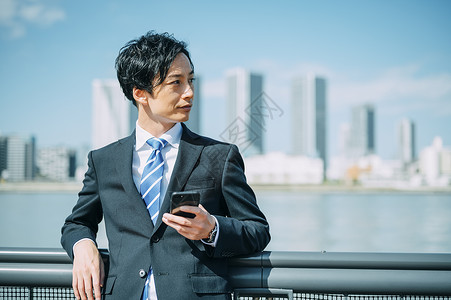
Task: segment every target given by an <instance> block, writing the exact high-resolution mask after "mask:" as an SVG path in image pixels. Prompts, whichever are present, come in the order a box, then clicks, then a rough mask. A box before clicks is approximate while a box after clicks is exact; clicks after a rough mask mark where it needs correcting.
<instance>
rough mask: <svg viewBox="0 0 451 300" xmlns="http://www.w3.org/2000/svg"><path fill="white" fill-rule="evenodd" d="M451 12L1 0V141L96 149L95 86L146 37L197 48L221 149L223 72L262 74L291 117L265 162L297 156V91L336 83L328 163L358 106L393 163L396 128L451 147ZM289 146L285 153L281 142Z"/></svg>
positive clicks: (276, 128)
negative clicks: (23, 139) (29, 137)
mask: <svg viewBox="0 0 451 300" xmlns="http://www.w3.org/2000/svg"><path fill="white" fill-rule="evenodd" d="M450 15H451V2H450V1H446V0H443V1H437V0H432V1H416V0H397V1H326V0H323V1H224V2H223V3H214V2H212V1H189V2H188V1H170V2H163V1H149V0H146V1H127V2H126V1H111V0H110V1H106V0H99V1H86V0H82V1H59V0H1V1H0V131H1V133H3V134H11V133H20V134H33V135H35V136H36V137H37V142H38V146H53V145H67V146H73V147H79V146H81V145H89V144H90V140H91V118H92V115H91V82H92V80H93V79H95V78H115V71H114V60H115V58H116V56H117V53H118V51H119V49H120V48H121V47H122V46H123V45H124V44H125V43H126V42H127V41H129V40H130V39H133V38H135V37H138V36H140V35H142V34H144V33H145V32H147V31H148V30H156V31H158V32H162V31H167V32H170V33H173V34H174V35H175V37H176V38H179V39H182V40H185V41H187V42H188V44H189V49H190V51H191V53H192V58H193V61H194V64H195V68H196V73H197V74H198V75H200V76H201V78H202V88H201V91H200V92H201V97H202V101H203V105H202V113H203V115H204V118H203V120H202V128H203V133H204V134H206V135H209V136H211V137H213V138H217V139H219V136H220V134H221V133H222V132H223V131H224V130H225V129H226V128H227V125H228V124H226V120H225V113H224V112H225V73H226V71H227V70H228V69H230V68H233V67H245V68H248V69H250V70H252V71H256V72H261V73H263V74H264V75H265V83H264V89H265V92H266V94H267V95H268V96H269V97H270V98H271V99H273V100H274V101H276V102H277V103H278V104H279V105H280V107H281V108H282V109H283V111H284V114H283V115H282V117H280V118H279V119H278V120H275V121H273V122H269V123H268V125H267V132H266V136H265V144H266V149H267V150H268V151H284V152H289V151H290V148H291V141H290V133H291V130H292V128H291V123H290V122H291V116H290V100H291V99H290V85H291V80H292V79H293V77H295V76H299V75H305V74H307V73H312V72H313V73H316V74H318V75H321V76H324V77H325V78H326V79H327V81H328V109H329V112H328V117H329V123H328V140H329V145H330V147H329V154H330V155H334V154H336V153H337V151H338V134H339V130H338V129H339V126H340V124H341V123H342V122H346V121H350V111H351V107H352V106H353V105H357V104H362V103H368V102H369V103H373V104H374V106H375V107H376V136H377V139H376V151H377V153H378V154H380V155H381V156H382V157H384V158H393V157H394V156H395V154H396V135H395V134H396V124H397V123H398V122H399V121H400V120H401V118H403V117H408V118H411V119H412V120H413V121H414V122H415V123H416V126H417V141H418V142H417V146H418V149H421V148H424V147H425V146H427V145H429V144H431V142H432V139H433V138H434V136H437V135H438V136H441V137H442V138H443V140H444V144H445V145H451V34H450V30H451V18H450V17H449V16H450ZM281 140H282V142H281Z"/></svg>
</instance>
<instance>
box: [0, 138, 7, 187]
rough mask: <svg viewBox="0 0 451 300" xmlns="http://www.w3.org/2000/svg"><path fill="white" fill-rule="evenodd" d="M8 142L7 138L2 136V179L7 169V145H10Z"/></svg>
mask: <svg viewBox="0 0 451 300" xmlns="http://www.w3.org/2000/svg"><path fill="white" fill-rule="evenodd" d="M7 141H8V140H7V139H6V136H1V135H0V179H2V178H3V175H2V174H3V171H5V170H6V167H7V160H6V159H7V155H6V153H7V150H8V148H7V145H8V142H7Z"/></svg>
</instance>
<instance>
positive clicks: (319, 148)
mask: <svg viewBox="0 0 451 300" xmlns="http://www.w3.org/2000/svg"><path fill="white" fill-rule="evenodd" d="M326 91H327V84H326V80H325V79H324V78H322V77H318V76H314V75H309V76H306V77H299V78H295V79H294V80H293V84H292V124H293V126H292V136H293V138H292V143H293V154H295V155H305V156H310V157H319V158H321V159H322V160H323V163H324V164H323V168H324V171H325V170H326V169H327V142H326V141H327V97H326ZM324 174H326V172H324Z"/></svg>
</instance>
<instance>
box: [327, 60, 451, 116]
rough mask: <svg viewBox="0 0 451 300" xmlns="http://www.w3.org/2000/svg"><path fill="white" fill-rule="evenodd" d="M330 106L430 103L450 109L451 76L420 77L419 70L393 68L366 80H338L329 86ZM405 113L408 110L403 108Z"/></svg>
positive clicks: (414, 68) (415, 67)
mask: <svg viewBox="0 0 451 300" xmlns="http://www.w3.org/2000/svg"><path fill="white" fill-rule="evenodd" d="M330 94H331V104H332V105H336V106H338V105H343V104H349V105H354V104H358V103H363V102H372V103H375V104H377V103H384V102H388V101H390V102H394V103H403V104H405V105H408V103H410V104H411V103H413V102H421V103H425V104H427V103H430V102H431V101H434V102H437V101H438V102H440V103H442V104H446V105H449V103H451V102H450V100H451V74H449V73H439V74H431V75H424V74H421V68H420V66H416V65H411V66H403V67H396V68H392V69H389V70H387V71H386V72H384V73H383V74H381V75H379V76H377V77H375V78H372V79H369V80H366V81H358V82H355V81H351V80H346V79H343V78H342V79H341V80H337V82H333V83H332V84H331V91H330ZM405 108H406V109H408V108H409V107H408V106H406V107H405Z"/></svg>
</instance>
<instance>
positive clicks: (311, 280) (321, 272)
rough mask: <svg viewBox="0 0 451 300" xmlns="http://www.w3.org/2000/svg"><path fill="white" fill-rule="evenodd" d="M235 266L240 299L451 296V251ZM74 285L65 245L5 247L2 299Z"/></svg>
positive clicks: (252, 259) (317, 255) (262, 257)
mask: <svg viewBox="0 0 451 300" xmlns="http://www.w3.org/2000/svg"><path fill="white" fill-rule="evenodd" d="M101 253H102V256H103V257H104V259H105V260H106V261H107V260H108V252H107V251H106V250H102V252H101ZM229 266H230V281H231V283H232V286H233V287H234V288H235V292H234V297H235V298H238V297H241V298H242V299H244V298H243V297H249V296H251V297H260V296H262V297H266V298H267V299H268V298H271V299H278V298H288V299H312V298H313V299H350V298H351V299H354V298H357V297H363V298H365V299H369V298H374V297H376V298H377V299H387V298H390V299H407V298H409V299H410V298H418V299H425V298H430V299H451V254H426V253H421V254H413V253H338V252H335V253H333V252H330V253H329V252H281V251H280V252H279V251H277V252H276V251H273V252H269V251H265V252H262V253H258V254H255V255H253V256H249V257H242V258H234V259H231V260H230V262H229ZM71 284H72V265H71V261H70V259H69V257H68V256H67V254H66V253H65V252H64V250H62V249H32V248H0V300H1V299H73V296H72V290H71ZM381 297H382V298H381ZM251 299H252V298H251Z"/></svg>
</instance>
